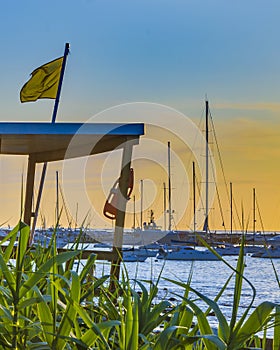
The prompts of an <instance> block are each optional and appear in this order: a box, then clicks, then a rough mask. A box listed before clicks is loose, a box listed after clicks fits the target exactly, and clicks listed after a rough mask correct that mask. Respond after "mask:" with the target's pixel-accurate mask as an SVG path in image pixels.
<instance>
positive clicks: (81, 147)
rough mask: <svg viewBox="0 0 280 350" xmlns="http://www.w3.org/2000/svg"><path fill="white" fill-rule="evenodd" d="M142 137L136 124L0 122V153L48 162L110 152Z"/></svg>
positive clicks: (141, 127) (139, 126)
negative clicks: (26, 156) (31, 157)
mask: <svg viewBox="0 0 280 350" xmlns="http://www.w3.org/2000/svg"><path fill="white" fill-rule="evenodd" d="M143 134H144V124H140V123H139V124H109V123H85V124H82V123H53V124H52V123H0V154H13V155H31V156H33V157H34V160H35V161H36V162H38V163H39V162H49V161H55V160H63V159H69V158H74V157H83V156H88V155H92V154H98V153H103V152H107V151H112V150H114V149H116V148H118V147H120V146H121V145H122V144H123V143H124V142H126V141H127V140H131V141H132V142H134V143H138V139H139V137H140V136H141V135H143Z"/></svg>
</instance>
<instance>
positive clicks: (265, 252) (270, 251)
mask: <svg viewBox="0 0 280 350" xmlns="http://www.w3.org/2000/svg"><path fill="white" fill-rule="evenodd" d="M251 257H252V258H268V259H270V258H271V259H272V258H277V259H279V258H280V246H276V247H275V246H269V247H264V248H262V249H261V250H259V251H258V252H256V253H253V254H252V255H251Z"/></svg>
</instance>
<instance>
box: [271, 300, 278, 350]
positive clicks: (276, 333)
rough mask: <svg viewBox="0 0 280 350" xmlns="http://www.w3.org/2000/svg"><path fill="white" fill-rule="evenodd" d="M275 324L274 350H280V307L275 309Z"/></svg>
mask: <svg viewBox="0 0 280 350" xmlns="http://www.w3.org/2000/svg"><path fill="white" fill-rule="evenodd" d="M275 311H276V314H275V322H274V336H273V350H279V349H280V306H279V305H276V307H275Z"/></svg>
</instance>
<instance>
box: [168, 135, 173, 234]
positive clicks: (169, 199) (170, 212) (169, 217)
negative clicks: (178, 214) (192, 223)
mask: <svg viewBox="0 0 280 350" xmlns="http://www.w3.org/2000/svg"><path fill="white" fill-rule="evenodd" d="M168 212H169V216H168V230H169V231H171V218H172V211H171V174H170V141H168Z"/></svg>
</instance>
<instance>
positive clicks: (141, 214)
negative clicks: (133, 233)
mask: <svg viewBox="0 0 280 350" xmlns="http://www.w3.org/2000/svg"><path fill="white" fill-rule="evenodd" d="M140 191H141V200H140V202H141V203H140V205H141V208H140V227H141V230H142V229H143V180H140Z"/></svg>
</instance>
